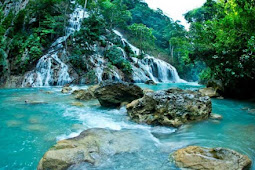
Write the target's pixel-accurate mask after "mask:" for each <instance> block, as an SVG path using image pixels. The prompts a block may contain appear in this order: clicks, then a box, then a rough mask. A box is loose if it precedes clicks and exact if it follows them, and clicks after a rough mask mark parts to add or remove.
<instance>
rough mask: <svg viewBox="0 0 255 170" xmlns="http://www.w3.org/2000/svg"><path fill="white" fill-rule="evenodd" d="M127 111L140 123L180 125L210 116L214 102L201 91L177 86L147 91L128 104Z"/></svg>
mask: <svg viewBox="0 0 255 170" xmlns="http://www.w3.org/2000/svg"><path fill="white" fill-rule="evenodd" d="M127 111H128V115H129V116H130V117H131V119H133V120H134V121H135V122H138V123H147V124H152V125H164V126H174V127H179V126H181V125H183V124H185V123H188V122H192V121H200V120H204V119H207V118H209V116H210V113H211V111H212V104H211V99H210V98H209V97H208V96H203V95H202V94H201V93H200V92H197V91H189V90H181V89H177V88H176V89H168V90H163V91H157V92H154V93H147V94H145V95H144V97H143V98H141V99H138V100H135V101H133V102H132V103H130V104H128V105H127Z"/></svg>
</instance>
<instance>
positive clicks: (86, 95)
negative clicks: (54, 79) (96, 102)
mask: <svg viewBox="0 0 255 170" xmlns="http://www.w3.org/2000/svg"><path fill="white" fill-rule="evenodd" d="M98 87H99V85H95V86H91V87H89V88H88V89H86V90H75V91H74V92H73V93H72V94H74V95H75V98H76V99H78V100H85V101H87V100H91V99H96V97H95V95H94V93H95V90H96V89H97V88H98Z"/></svg>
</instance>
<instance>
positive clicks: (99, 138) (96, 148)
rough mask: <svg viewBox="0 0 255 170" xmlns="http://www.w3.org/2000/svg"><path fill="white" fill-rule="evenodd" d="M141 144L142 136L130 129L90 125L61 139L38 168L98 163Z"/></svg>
mask: <svg viewBox="0 0 255 170" xmlns="http://www.w3.org/2000/svg"><path fill="white" fill-rule="evenodd" d="M142 145H143V144H142V141H140V139H139V136H138V135H137V134H135V133H134V132H133V131H130V130H127V131H113V130H107V129H89V130H86V131H83V132H82V133H81V134H80V135H79V136H78V137H75V138H71V139H67V140H62V141H59V142H58V143H57V144H56V145H55V146H53V147H52V148H50V150H49V151H48V152H46V153H45V154H44V156H43V158H42V159H41V161H40V162H39V165H38V167H37V169H38V170H44V169H45V170H46V169H55V170H60V169H61V170H62V169H67V168H69V167H70V166H72V165H79V164H82V163H84V162H87V163H91V164H93V165H97V164H99V163H100V162H101V161H103V160H106V159H107V158H109V156H113V155H115V154H120V153H124V152H128V153H132V152H135V151H138V150H139V148H141V147H142Z"/></svg>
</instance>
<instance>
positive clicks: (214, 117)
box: [210, 114, 223, 120]
mask: <svg viewBox="0 0 255 170" xmlns="http://www.w3.org/2000/svg"><path fill="white" fill-rule="evenodd" d="M222 118H223V117H222V116H221V115H219V114H211V115H210V119H213V120H221V119H222Z"/></svg>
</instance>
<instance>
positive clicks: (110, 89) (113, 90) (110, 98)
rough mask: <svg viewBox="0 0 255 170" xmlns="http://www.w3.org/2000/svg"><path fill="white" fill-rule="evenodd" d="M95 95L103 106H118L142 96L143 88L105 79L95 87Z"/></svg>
mask: <svg viewBox="0 0 255 170" xmlns="http://www.w3.org/2000/svg"><path fill="white" fill-rule="evenodd" d="M95 96H96V98H97V99H98V100H99V102H100V104H101V105H102V106H104V107H119V106H120V105H121V103H124V102H128V103H129V102H132V101H133V100H136V99H139V98H141V97H143V90H142V89H141V88H140V87H138V86H137V85H134V84H129V83H125V82H113V81H105V82H102V83H101V84H100V87H99V88H97V89H96V91H95Z"/></svg>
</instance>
